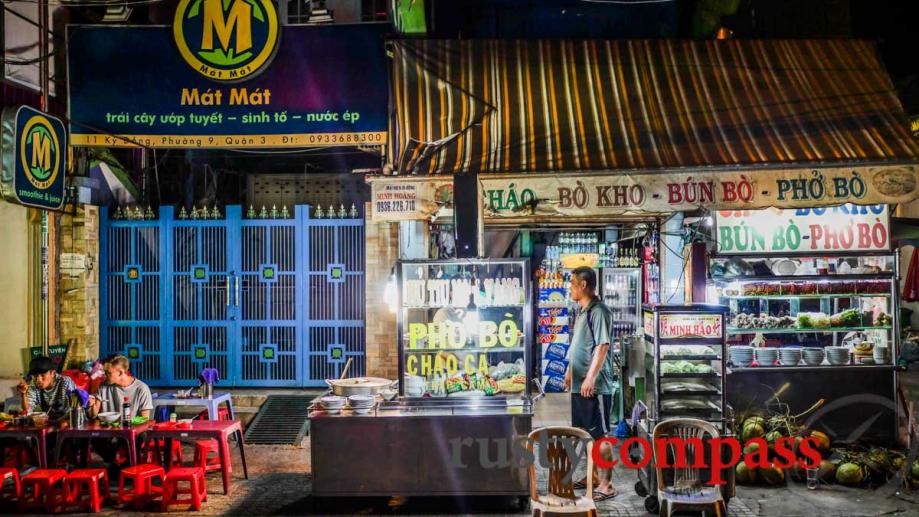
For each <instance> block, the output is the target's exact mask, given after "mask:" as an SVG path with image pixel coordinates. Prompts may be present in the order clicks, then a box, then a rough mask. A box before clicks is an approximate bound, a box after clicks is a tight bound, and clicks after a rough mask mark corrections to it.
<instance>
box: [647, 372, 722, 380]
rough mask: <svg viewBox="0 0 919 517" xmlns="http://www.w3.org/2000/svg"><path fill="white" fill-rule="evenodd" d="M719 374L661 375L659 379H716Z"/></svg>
mask: <svg viewBox="0 0 919 517" xmlns="http://www.w3.org/2000/svg"><path fill="white" fill-rule="evenodd" d="M720 377H721V374H720V373H718V372H708V373H662V374H661V379H718V378H720Z"/></svg>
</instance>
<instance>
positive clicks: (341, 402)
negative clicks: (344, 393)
mask: <svg viewBox="0 0 919 517" xmlns="http://www.w3.org/2000/svg"><path fill="white" fill-rule="evenodd" d="M319 403H320V404H322V408H323V409H325V411H326V413H328V414H330V415H337V414H338V413H340V412H341V408H343V407H345V397H339V396H338V395H326V396H325V397H322V398H321V399H319Z"/></svg>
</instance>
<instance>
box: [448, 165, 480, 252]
mask: <svg viewBox="0 0 919 517" xmlns="http://www.w3.org/2000/svg"><path fill="white" fill-rule="evenodd" d="M475 192H476V198H477V201H476V208H477V210H476V218H478V224H477V225H476V226H475V229H476V246H475V247H476V249H477V250H478V253H476V257H477V258H482V257H484V256H485V202H484V199H483V198H482V196H483V194H484V193H483V192H482V182H481V181H479V176H478V174H476V177H475ZM454 210H456V208H454Z"/></svg>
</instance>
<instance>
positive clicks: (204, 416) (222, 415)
mask: <svg viewBox="0 0 919 517" xmlns="http://www.w3.org/2000/svg"><path fill="white" fill-rule="evenodd" d="M193 420H210V415H209V414H208V412H207V410H206V409H205V410H204V411H202V412H200V413H198V415H197V416H196V417H195V418H193ZM217 420H230V409H229V408H225V407H223V406H220V407H219V408H217Z"/></svg>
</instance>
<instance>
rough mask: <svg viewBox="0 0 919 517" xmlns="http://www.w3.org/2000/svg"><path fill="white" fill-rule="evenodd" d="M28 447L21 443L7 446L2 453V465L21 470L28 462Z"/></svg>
mask: <svg viewBox="0 0 919 517" xmlns="http://www.w3.org/2000/svg"><path fill="white" fill-rule="evenodd" d="M29 456H30V455H29V449H28V448H26V447H24V446H23V445H22V444H16V445H13V446H11V447H7V448H6V451H5V452H4V455H3V466H4V467H14V468H16V469H19V470H22V469H24V468H25V467H26V465H28V464H29V460H30V457H29Z"/></svg>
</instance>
